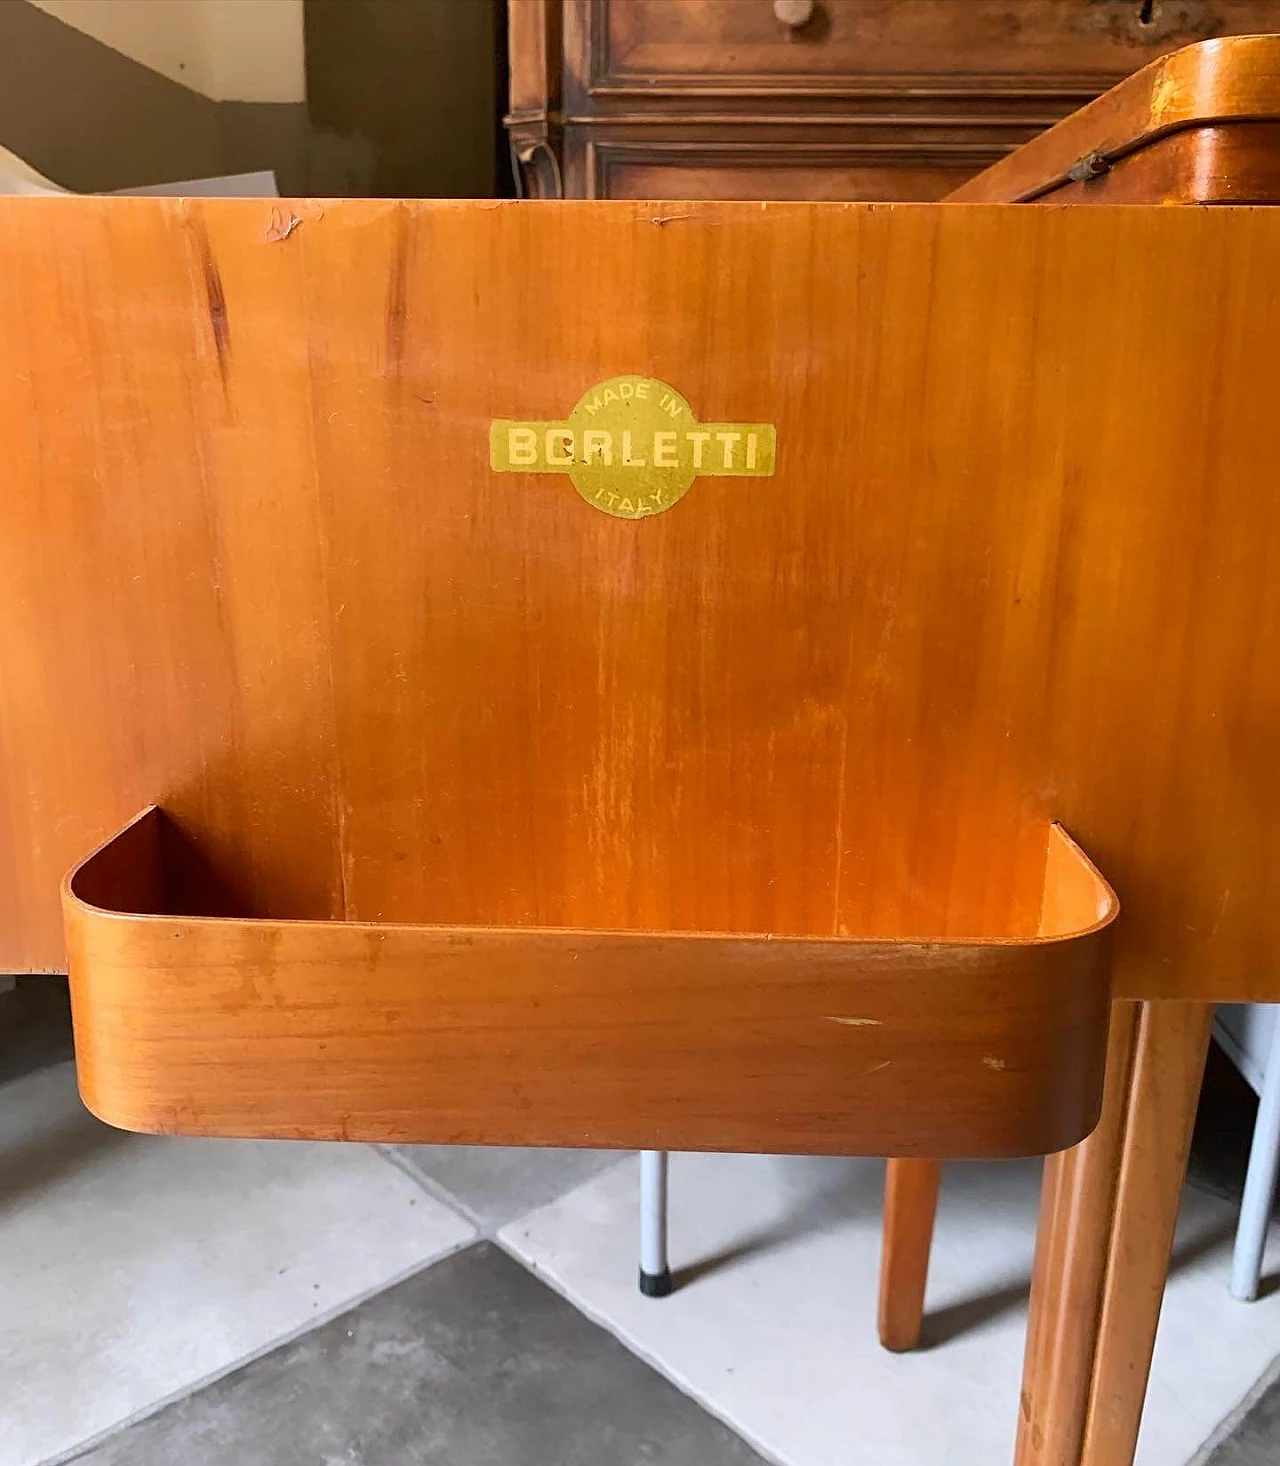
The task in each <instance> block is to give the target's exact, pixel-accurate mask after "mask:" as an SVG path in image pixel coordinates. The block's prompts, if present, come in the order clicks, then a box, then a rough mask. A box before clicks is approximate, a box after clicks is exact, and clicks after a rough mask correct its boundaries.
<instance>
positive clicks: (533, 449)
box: [489, 376, 777, 519]
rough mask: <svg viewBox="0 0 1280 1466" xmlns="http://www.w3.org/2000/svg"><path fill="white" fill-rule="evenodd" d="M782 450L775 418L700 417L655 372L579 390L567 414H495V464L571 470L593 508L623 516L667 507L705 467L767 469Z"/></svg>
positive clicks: (508, 469) (506, 469) (755, 472)
mask: <svg viewBox="0 0 1280 1466" xmlns="http://www.w3.org/2000/svg"><path fill="white" fill-rule="evenodd" d="M776 457H777V433H776V432H775V430H774V428H773V425H772V424H771V423H761V422H713V423H700V422H699V421H698V420H697V418H695V417H694V415H693V410H692V408H690V406H689V404H688V403H687V402H686V401H685V400H684V398H683V397H681V395H680V394H679V392H677V391H676V390H675V388H674V387H669V386H668V385H667V384H666V383H665V382H659V381H658V380H657V378H655V377H642V376H623V377H610V378H609V380H608V381H607V382H601V383H600V384H599V385H598V386H596V387H592V388H591V390H590V391H589V392H586V393H584V394H583V396H582V397H581V398H580V399H579V401H578V404H577V406H576V407H575V408H574V409H573V411H572V412H571V413H570V414H569V416H568V419H567V420H566V421H564V422H516V421H513V420H509V419H507V418H500V419H498V420H497V421H495V422H494V423H493V424H492V425H491V426H490V429H489V465H490V467H491V468H493V469H494V471H495V472H497V473H565V474H568V476H569V479H570V482H571V483H572V484H573V486H574V488H575V489H577V491H578V493H579V494H581V495H582V497H583V498H584V499H585V500H586V501H587V503H588V504H591V505H592V506H594V507H595V508H596V509H602V510H603V511H604V512H605V513H606V514H612V515H614V516H616V517H617V518H619V519H643V518H645V517H646V516H647V515H650V514H661V513H662V512H663V511H664V510H666V509H670V508H671V506H672V505H673V504H676V503H678V502H679V501H680V500H681V499H682V498H683V497H684V496H685V494H687V493H688V491H689V487H690V485H691V484H692V483H693V481H694V479H695V478H697V477H698V476H699V475H701V474H709V475H716V476H731V477H747V478H767V477H769V476H770V475H771V474H772V473H773V468H774V461H775V459H776Z"/></svg>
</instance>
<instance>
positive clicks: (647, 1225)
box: [640, 1150, 671, 1298]
mask: <svg viewBox="0 0 1280 1466" xmlns="http://www.w3.org/2000/svg"><path fill="white" fill-rule="evenodd" d="M640 1291H641V1292H642V1293H643V1294H644V1296H645V1297H646V1298H665V1297H666V1296H667V1294H668V1293H670V1291H671V1269H670V1268H669V1267H668V1266H667V1153H666V1151H665V1150H642V1151H641V1152H640Z"/></svg>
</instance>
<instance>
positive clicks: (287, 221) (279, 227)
mask: <svg viewBox="0 0 1280 1466" xmlns="http://www.w3.org/2000/svg"><path fill="white" fill-rule="evenodd" d="M301 224H302V220H301V219H299V218H298V216H297V214H295V213H293V212H292V211H291V212H290V213H289V214H288V216H287V217H286V215H285V214H284V212H283V211H282V210H280V209H272V210H271V223H270V224H268V225H267V232H266V234H265V235H263V238H264V239H265V240H266V242H267V243H268V244H281V243H283V242H284V240H286V239H288V237H289V236H290V235H291V234H292V233H293V231H294V230H295V229H297V228H299V227H300V226H301Z"/></svg>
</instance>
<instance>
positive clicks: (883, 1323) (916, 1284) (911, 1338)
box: [879, 1160, 942, 1350]
mask: <svg viewBox="0 0 1280 1466" xmlns="http://www.w3.org/2000/svg"><path fill="white" fill-rule="evenodd" d="M941 1181H942V1162H941V1161H918V1160H910V1161H907V1160H891V1161H890V1162H889V1166H888V1170H887V1171H886V1173H885V1183H884V1244H883V1247H882V1250H881V1253H880V1317H879V1324H880V1342H881V1343H882V1344H883V1345H884V1347H885V1348H886V1349H894V1350H902V1349H914V1348H915V1347H916V1345H917V1344H918V1343H919V1342H920V1321H921V1319H922V1318H923V1316H924V1288H925V1281H926V1279H927V1278H928V1275H929V1247H930V1245H931V1243H932V1242H933V1219H934V1217H935V1215H936V1214H937V1210H938V1187H939V1185H940V1184H941Z"/></svg>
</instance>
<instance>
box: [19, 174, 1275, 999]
mask: <svg viewBox="0 0 1280 1466" xmlns="http://www.w3.org/2000/svg"><path fill="white" fill-rule="evenodd" d="M295 220H296V222H294V221H295ZM1278 248H1280V217H1277V216H1275V215H1273V214H1271V213H1269V212H1267V211H1253V210H1223V211H1193V210H1185V211H1180V210H1159V209H1125V210H1060V211H1059V210H1036V209H1007V208H1000V207H991V208H966V209H958V208H953V207H951V206H949V205H939V206H909V207H900V208H877V207H874V206H855V205H849V206H844V205H817V204H815V205H804V204H795V205H770V206H761V205H750V204H724V205H715V204H682V205H662V206H646V205H634V204H590V203H583V204H566V205H556V206H547V207H542V206H538V205H529V206H516V205H503V204H494V203H475V204H443V203H426V202H421V203H405V202H400V203H388V202H382V201H347V202H328V203H295V204H288V203H283V204H280V203H276V202H263V201H253V200H248V201H209V202H194V201H190V202H175V201H167V200H149V199H143V200H96V199H69V200H50V201H42V200H9V201H4V202H3V203H0V258H3V260H4V262H5V266H6V268H5V271H4V275H3V281H2V283H0V372H2V373H3V391H2V392H0V465H2V467H3V481H4V484H5V494H4V495H3V498H2V499H0V653H2V654H0V676H2V677H3V688H2V690H0V691H2V708H3V712H2V716H3V718H4V725H3V730H2V732H0V797H2V798H3V799H4V801H5V806H4V820H5V831H6V833H5V838H4V841H3V844H2V846H0V858H2V859H3V860H4V862H5V865H4V869H3V870H2V871H0V913H2V916H3V920H2V921H0V941H2V942H3V943H4V954H3V965H4V966H6V967H10V968H39V967H46V966H47V967H56V966H58V965H60V964H61V962H62V960H63V956H62V953H63V948H62V937H61V931H60V927H59V913H58V908H57V897H56V890H57V884H58V881H59V879H60V877H61V874H62V873H63V871H64V870H65V869H66V868H67V867H69V866H70V865H71V864H72V863H73V862H74V861H75V860H76V859H78V858H79V857H80V856H82V855H83V853H84V852H85V851H86V850H88V849H91V848H93V846H94V845H95V844H96V843H98V842H99V841H100V840H101V839H103V838H104V837H105V836H106V835H107V834H109V832H110V831H111V830H112V829H114V828H117V827H118V826H119V825H120V824H122V823H123V822H124V821H125V820H126V819H128V818H129V817H130V816H131V815H132V814H133V813H134V812H135V811H136V810H137V809H138V808H141V807H142V806H143V805H145V804H148V803H159V804H162V805H163V806H164V808H165V809H166V811H167V812H168V813H169V815H170V817H171V818H172V820H173V822H174V823H175V825H176V827H178V828H179V829H181V830H183V831H184V832H185V833H186V834H187V835H188V836H189V837H190V845H191V850H192V851H193V852H195V853H194V854H193V855H192V856H191V857H190V859H189V862H188V864H187V865H186V866H185V867H184V868H183V870H181V871H180V872H178V874H177V875H176V876H175V880H176V882H177V886H178V888H179V889H180V890H182V891H183V893H184V894H183V896H182V905H183V907H184V909H186V910H188V911H190V912H194V913H196V914H199V913H201V912H208V913H211V914H218V913H223V914H227V915H231V916H235V917H241V918H243V917H257V918H262V919H283V918H302V919H307V920H323V919H328V918H338V919H341V918H346V919H349V920H353V921H360V922H388V923H392V924H412V923H419V922H439V923H447V924H453V925H458V926H502V927H513V926H514V927H520V926H543V927H574V928H596V929H599V928H608V929H624V930H632V931H638V930H646V929H651V930H658V931H664V930H665V931H677V932H678V931H684V932H699V931H720V932H729V933H734V932H736V933H770V934H773V935H776V936H791V937H796V938H800V939H813V938H825V937H832V936H852V937H865V938H874V939H888V940H894V939H896V940H904V941H916V940H919V939H920V938H922V937H924V938H929V939H937V940H943V941H947V940H952V939H956V938H962V937H976V938H983V939H990V938H992V937H997V936H998V937H1004V938H1006V939H1009V940H1021V939H1025V938H1027V937H1030V936H1032V935H1034V933H1035V931H1036V929H1037V925H1038V919H1039V910H1040V903H1041V895H1042V886H1043V880H1042V853H1043V850H1044V848H1045V845H1044V842H1045V838H1046V831H1047V829H1048V826H1049V824H1050V822H1051V821H1053V820H1060V821H1061V822H1062V823H1063V824H1064V825H1065V826H1066V828H1068V829H1069V830H1070V831H1071V832H1072V834H1073V835H1075V836H1076V837H1077V838H1078V839H1080V841H1081V843H1082V844H1083V846H1084V847H1085V848H1086V849H1087V850H1088V851H1089V853H1090V855H1091V856H1092V857H1093V858H1094V859H1095V860H1096V862H1097V863H1098V866H1099V868H1100V869H1102V870H1103V871H1104V872H1105V873H1106V874H1107V876H1108V878H1109V879H1111V880H1112V882H1113V884H1114V885H1115V886H1116V889H1117V890H1118V891H1119V894H1120V898H1121V900H1122V901H1123V902H1124V903H1125V912H1126V915H1125V918H1124V920H1123V921H1122V922H1121V923H1120V925H1119V929H1118V935H1117V949H1116V975H1117V989H1118V991H1119V992H1120V993H1121V994H1126V993H1128V994H1133V993H1140V994H1143V995H1150V996H1191V995H1210V996H1214V997H1223V998H1226V997H1238V998H1244V997H1273V996H1280V990H1278V988H1277V979H1276V974H1275V972H1274V969H1273V967H1272V966H1271V960H1272V953H1273V951H1274V948H1275V938H1276V933H1277V925H1278V923H1280V918H1277V915H1276V910H1277V908H1276V903H1275V900H1274V892H1275V890H1276V889H1277V878H1278V877H1280V834H1278V830H1280V822H1278V820H1277V815H1278V813H1280V780H1278V777H1277V772H1276V759H1275V751H1276V746H1277V739H1276V734H1277V728H1278V727H1280V680H1278V679H1277V678H1276V676H1275V668H1276V666H1277V665H1278V663H1280V577H1277V575H1276V565H1277V563H1278V557H1280V495H1277V494H1276V493H1275V491H1274V474H1275V471H1274V426H1273V425H1274V406H1273V402H1272V396H1273V389H1274V384H1275V375H1276V356H1275V341H1276V340H1277V339H1280V302H1278V301H1277V300H1276V296H1275V292H1274V290H1273V288H1272V286H1273V281H1272V276H1273V273H1274V271H1273V262H1274V260H1275V258H1276V257H1277V249H1278ZM1157 264H1158V268H1157ZM628 372H633V373H641V374H644V375H645V376H647V377H648V378H652V379H653V380H655V381H656V382H657V383H668V384H670V386H671V387H672V388H674V389H675V391H676V392H677V393H679V394H681V395H682V397H683V398H684V399H685V400H686V401H687V403H688V404H689V406H690V409H691V411H692V414H693V416H695V417H696V419H697V420H698V422H701V423H703V424H719V425H725V424H729V425H732V424H747V425H753V424H754V425H767V426H772V427H773V428H775V429H776V445H777V459H776V471H775V472H774V473H773V475H772V476H770V477H759V476H756V477H722V476H713V475H706V474H704V475H702V476H699V477H697V478H696V479H695V480H694V481H693V483H692V486H691V487H690V488H689V490H688V492H687V494H685V496H684V497H683V498H681V499H680V501H679V502H678V503H677V504H675V506H674V507H672V508H668V509H666V510H665V512H661V513H656V514H653V515H652V516H649V517H644V518H638V519H626V518H617V517H614V516H612V515H610V514H607V513H604V512H602V511H601V509H600V508H598V507H596V505H595V504H594V503H592V502H588V501H587V499H585V498H584V497H583V496H582V495H580V494H579V493H578V492H576V491H575V489H574V487H573V485H572V483H571V482H570V481H569V479H568V477H567V475H566V473H564V472H546V473H543V472H519V471H517V472H498V471H495V469H494V467H493V465H492V463H491V457H490V454H491V441H490V439H491V430H492V424H493V423H494V421H495V420H497V421H507V420H519V421H531V422H537V423H543V424H546V423H550V424H553V425H554V424H556V423H558V422H562V421H564V420H565V418H566V415H567V414H568V413H569V412H570V410H571V409H572V408H573V406H574V404H575V403H576V402H578V401H579V399H580V398H582V397H583V395H584V394H585V393H588V390H589V389H592V388H593V387H594V386H595V385H596V384H599V383H603V382H606V381H607V380H609V379H611V378H613V377H615V376H617V375H619V374H621V373H628ZM655 392H660V389H659V388H657V387H655ZM633 448H635V452H636V455H637V456H643V455H642V454H640V450H639V447H638V446H636V445H634V444H633ZM557 451H558V450H557Z"/></svg>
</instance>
